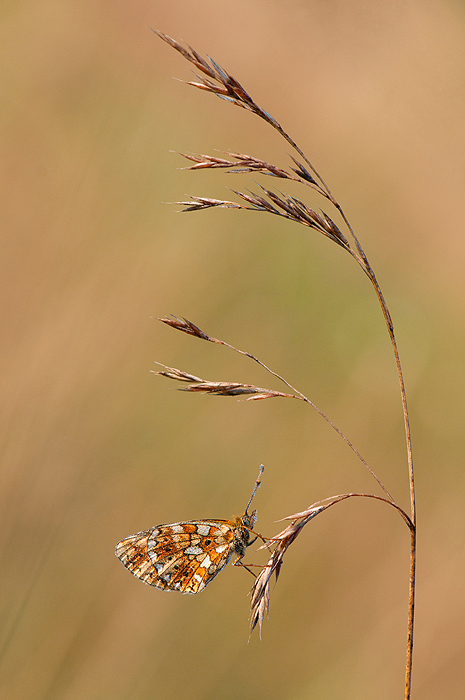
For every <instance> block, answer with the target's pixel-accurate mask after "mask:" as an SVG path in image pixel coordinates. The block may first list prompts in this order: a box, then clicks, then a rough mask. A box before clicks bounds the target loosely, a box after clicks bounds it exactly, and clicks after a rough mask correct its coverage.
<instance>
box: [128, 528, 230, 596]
mask: <svg viewBox="0 0 465 700" xmlns="http://www.w3.org/2000/svg"><path fill="white" fill-rule="evenodd" d="M235 526H236V523H235V522H232V521H228V520H192V521H187V522H180V523H170V524H166V525H158V526H157V527H154V528H151V529H150V530H143V531H142V532H137V533H136V534H135V535H131V536H130V537H127V538H126V539H124V540H122V541H121V542H119V544H118V545H117V546H116V556H117V557H118V559H119V560H120V561H121V562H122V563H123V564H124V566H125V567H126V568H127V569H129V571H131V573H133V574H134V576H137V577H138V578H140V579H141V580H142V581H144V582H145V583H147V584H149V585H150V586H156V587H157V588H160V589H161V590H165V591H166V590H167V591H181V592H182V593H190V594H195V593H200V592H201V591H202V590H203V589H204V588H205V586H206V585H207V584H208V583H210V581H211V580H212V579H213V578H214V577H215V576H216V575H217V574H219V572H220V571H221V570H222V569H223V568H224V567H225V566H226V564H227V563H228V562H229V560H230V559H231V557H232V555H233V554H234V551H235V546H234V545H235Z"/></svg>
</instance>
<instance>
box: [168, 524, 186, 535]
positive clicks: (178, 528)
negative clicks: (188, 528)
mask: <svg viewBox="0 0 465 700" xmlns="http://www.w3.org/2000/svg"><path fill="white" fill-rule="evenodd" d="M171 529H172V530H173V532H175V533H176V534H177V535H179V534H181V533H182V532H184V528H183V526H182V525H171Z"/></svg>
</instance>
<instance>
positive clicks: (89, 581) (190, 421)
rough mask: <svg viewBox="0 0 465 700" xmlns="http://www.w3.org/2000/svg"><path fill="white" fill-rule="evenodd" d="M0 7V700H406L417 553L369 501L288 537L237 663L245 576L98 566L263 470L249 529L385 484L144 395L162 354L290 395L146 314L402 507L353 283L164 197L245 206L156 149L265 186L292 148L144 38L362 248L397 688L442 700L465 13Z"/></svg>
mask: <svg viewBox="0 0 465 700" xmlns="http://www.w3.org/2000/svg"><path fill="white" fill-rule="evenodd" d="M0 13H1V26H0V35H1V39H0V46H1V49H0V51H1V55H2V61H1V69H0V70H1V72H2V81H1V82H2V91H1V92H2V98H1V100H2V110H1V114H0V120H1V130H0V143H1V146H0V148H1V159H0V172H1V180H2V186H1V191H2V205H1V213H0V217H1V219H2V220H3V223H2V225H1V238H2V255H1V268H2V273H1V279H0V284H1V307H2V332H1V336H0V342H1V353H2V361H1V364H2V372H1V376H2V378H1V385H2V398H1V411H2V421H1V424H2V467H1V473H0V499H1V510H0V518H1V526H0V547H1V562H2V574H1V576H0V609H1V620H2V623H1V636H0V643H1V653H0V695H1V696H2V697H4V698H8V700H58V699H59V700H106V699H107V698H108V699H110V698H111V700H152V699H154V700H157V699H158V698H165V699H166V700H178V699H179V698H182V697H188V698H192V699H193V700H213V699H215V700H216V699H217V698H221V700H232V699H233V698H239V697H240V698H254V699H255V700H261V699H262V698H267V699H269V700H278V698H279V700H284V699H285V700H303V699H305V698H310V697H312V698H314V697H318V698H320V699H321V700H323V699H324V698H331V699H332V698H339V697H340V698H345V700H350V699H351V698H354V700H355V699H357V700H362V699H363V698H374V697H376V698H377V700H384V699H386V700H387V699H391V698H400V697H403V673H404V670H403V669H404V655H405V637H406V614H407V586H408V539H409V538H408V532H407V530H406V528H405V526H404V525H403V523H402V520H401V518H399V517H398V516H397V515H396V514H395V512H394V511H393V510H392V509H390V508H387V507H384V506H383V505H382V504H379V503H377V502H374V501H367V502H360V501H356V500H355V499H353V501H347V502H344V503H343V504H342V505H340V506H338V507H337V508H333V509H331V510H330V511H329V512H328V513H327V514H325V515H324V516H321V517H320V518H317V519H316V520H315V521H313V523H312V524H311V525H309V526H308V527H307V528H306V530H305V531H304V532H303V533H302V535H301V537H300V538H299V540H298V541H297V542H296V543H295V545H294V546H293V547H292V549H291V550H290V551H289V553H288V556H287V560H286V562H285V567H284V569H283V571H282V574H281V578H280V581H279V583H278V585H277V587H276V588H275V590H274V591H273V597H272V601H271V611H270V620H269V621H267V622H265V626H264V630H263V635H262V640H261V641H260V640H259V637H258V635H257V634H254V636H253V637H252V639H251V640H250V642H249V643H247V639H248V628H247V616H248V597H247V595H248V591H249V589H250V580H249V578H250V577H249V576H248V574H247V573H246V572H245V571H242V570H240V569H233V568H232V567H228V568H227V569H226V570H225V571H224V572H223V573H222V574H221V576H220V577H219V578H218V579H216V580H215V582H214V583H213V584H212V585H211V586H209V587H208V588H207V590H206V591H205V592H204V593H203V594H202V595H200V596H195V597H192V596H181V595H177V594H167V593H161V592H159V591H157V590H155V589H152V588H149V587H147V586H144V585H143V584H142V583H140V582H139V581H137V580H136V579H135V578H133V577H131V576H130V574H129V573H128V572H127V571H125V570H124V569H123V567H122V566H121V565H120V564H119V562H118V561H117V560H116V559H115V557H114V555H113V550H114V546H115V544H116V542H118V540H120V539H121V538H123V537H125V536H127V535H129V534H131V533H133V532H136V531H138V530H141V529H144V528H148V527H151V526H153V525H156V524H158V523H161V522H172V521H176V520H186V519H191V518H202V517H207V518H213V517H218V518H229V517H231V516H232V515H233V514H234V513H240V512H242V511H243V509H244V507H245V504H246V502H247V499H248V497H249V494H250V491H251V488H252V485H253V482H254V480H255V478H256V474H257V469H258V465H259V464H260V463H262V462H263V463H264V464H265V466H266V471H265V474H264V478H263V484H262V488H261V490H260V491H259V493H258V495H257V497H256V503H255V507H256V508H257V509H258V511H259V522H258V527H259V529H260V530H261V531H262V532H263V533H264V534H266V535H272V534H273V533H275V532H277V530H278V529H279V528H280V526H279V525H278V524H276V523H275V522H274V521H276V520H277V519H279V518H281V517H284V516H286V515H288V514H289V513H292V512H295V511H296V510H301V509H303V508H304V507H306V506H308V505H309V504H310V503H312V502H313V501H315V500H318V499H320V498H324V497H326V496H330V495H332V494H336V493H342V492H345V491H357V490H363V491H373V492H375V493H378V491H377V487H376V484H375V483H374V482H373V480H372V479H370V476H369V474H368V473H367V472H366V471H364V469H363V467H362V466H361V465H360V463H359V462H358V461H357V460H356V459H355V458H354V456H353V455H352V454H351V453H350V451H349V450H348V449H347V448H346V447H345V445H344V444H343V443H342V442H341V441H340V440H339V439H338V438H337V436H336V435H335V434H334V433H333V432H332V431H331V430H330V429H329V428H328V427H327V425H326V424H324V423H323V422H322V421H321V419H319V418H318V416H317V415H316V414H315V413H313V412H312V411H311V410H310V409H308V408H306V407H305V406H304V405H303V404H300V402H292V401H288V402H286V401H284V400H282V401H281V400H275V401H264V402H257V403H254V402H249V403H244V402H238V401H236V400H235V399H222V398H216V397H209V396H196V395H190V394H188V395H186V394H182V393H179V392H177V391H175V390H174V389H175V386H174V384H173V385H172V386H171V385H170V383H169V382H168V381H167V380H164V379H162V378H159V377H156V376H155V375H154V374H150V370H151V369H155V368H156V366H155V365H154V364H153V363H154V361H159V362H163V363H166V364H168V365H171V366H174V367H178V368H181V369H183V370H186V371H188V372H191V373H193V374H196V375H199V376H202V377H205V378H207V379H211V380H217V381H220V380H231V381H242V382H250V383H255V384H258V385H259V386H271V387H273V388H276V389H280V388H281V387H280V385H279V384H277V383H276V382H275V381H272V378H271V377H270V376H269V375H267V374H266V373H265V372H264V371H263V370H261V369H260V368H259V367H257V366H255V365H253V364H252V363H250V361H247V360H246V359H245V358H242V357H239V356H238V355H235V354H234V353H231V352H229V351H227V350H225V349H224V348H219V347H216V346H212V345H207V344H206V343H201V342H200V341H197V340H195V339H192V338H189V337H188V336H185V335H182V334H180V333H176V332H175V331H172V330H171V329H169V328H167V327H165V326H163V325H162V324H160V323H158V322H157V321H155V320H154V318H155V317H157V316H163V315H165V314H169V313H174V314H177V315H183V316H186V317H187V318H189V319H191V320H193V321H194V322H195V323H197V324H198V325H199V326H200V327H201V328H203V329H204V330H206V331H207V332H209V333H211V334H212V335H214V336H216V337H219V338H223V339H224V340H227V341H229V342H231V343H233V344H235V345H236V346H238V347H240V348H243V349H247V350H249V351H250V352H253V353H255V354H256V355H258V356H259V357H260V358H261V359H262V360H263V361H264V362H266V363H267V364H268V365H269V366H271V367H272V368H274V369H275V370H276V371H278V372H280V373H282V374H284V375H285V376H286V377H287V378H288V380H289V381H291V382H292V383H294V384H296V385H298V386H299V387H300V388H301V390H302V391H304V392H305V393H307V394H308V395H309V396H310V397H311V398H312V400H313V401H315V402H316V403H317V404H318V405H319V406H320V407H321V408H322V409H323V410H324V411H325V412H326V413H328V414H329V416H330V417H331V418H332V419H333V420H334V421H335V422H336V423H337V424H338V425H339V427H340V428H341V429H342V430H343V431H344V432H345V433H346V434H347V435H348V436H349V437H350V439H351V440H352V441H353V442H354V443H355V444H356V446H357V447H358V449H359V450H360V451H361V452H362V453H363V454H364V456H365V458H366V459H367V460H368V461H369V463H370V464H371V465H372V466H373V468H374V469H375V470H376V471H377V473H378V474H379V476H380V478H381V479H382V480H383V481H384V482H385V483H386V485H387V486H388V488H389V489H390V490H391V492H392V493H393V494H394V495H395V496H396V498H397V499H398V500H399V502H400V503H401V504H402V505H403V506H404V507H408V491H407V471H406V465H405V446H404V442H403V428H402V414H401V407H400V401H399V393H398V387H397V379H396V373H395V368H394V362H393V359H392V356H391V353H390V347H389V342H388V338H387V334H386V331H385V328H384V327H383V321H382V318H381V314H380V312H379V309H378V308H377V304H376V300H375V298H374V295H373V293H372V291H371V289H370V287H369V284H368V282H367V280H366V278H365V276H364V275H363V274H362V273H361V271H360V269H358V268H357V266H356V265H355V264H354V263H353V262H352V261H351V259H350V258H349V257H348V256H347V255H344V254H343V252H342V251H341V250H340V249H338V248H337V247H336V246H334V245H333V244H331V243H330V242H329V241H328V240H327V239H324V238H323V237H318V236H317V235H316V234H315V233H312V232H311V231H309V230H308V229H305V228H303V227H298V226H297V225H295V224H291V223H286V222H283V221H281V220H278V219H274V218H273V217H271V216H267V215H264V214H254V213H242V212H235V211H214V210H211V211H207V212H200V213H193V214H180V213H175V210H176V207H174V206H170V205H167V204H164V202H173V201H176V200H179V199H185V196H186V194H189V193H191V194H197V195H205V196H211V197H218V198H226V199H228V198H231V196H232V195H231V193H230V191H229V190H228V189H227V187H236V188H247V187H253V184H252V183H251V182H250V178H249V177H248V176H246V175H241V176H240V175H235V176H233V175H226V174H225V173H222V172H220V171H216V172H202V173H189V172H185V171H182V170H180V169H179V168H180V167H182V166H183V165H184V162H183V161H182V159H181V158H180V157H179V156H178V155H176V152H185V151H192V152H201V153H202V152H203V153H213V152H214V149H219V150H224V149H231V150H236V151H241V152H245V153H252V154H254V155H256V156H259V157H262V158H264V159H266V160H268V161H271V162H274V163H276V164H278V165H284V164H286V163H287V162H288V159H287V158H288V157H287V152H288V150H289V149H288V147H287V145H286V144H284V143H283V142H281V141H280V140H279V138H278V136H277V135H276V134H275V133H274V132H273V131H272V130H271V129H270V128H269V127H267V125H266V124H264V123H261V122H259V121H258V120H257V119H256V118H254V117H253V116H252V115H250V114H247V113H246V112H245V111H243V110H239V109H236V108H234V107H231V106H230V105H228V104H227V103H224V102H222V101H221V100H218V99H216V98H214V97H213V96H211V95H207V94H204V93H201V92H200V91H195V90H193V89H192V88H189V87H187V86H184V85H182V84H181V83H179V82H176V81H174V80H173V76H175V77H178V78H181V79H187V80H189V79H191V78H192V72H191V69H190V66H189V65H188V64H187V63H186V62H184V61H183V59H182V58H181V57H180V56H179V55H178V54H177V53H176V52H174V51H173V50H172V49H171V48H170V47H168V46H167V45H165V44H164V43H163V42H161V41H160V40H159V39H158V38H157V37H156V36H155V35H154V34H153V33H152V32H151V31H150V27H156V28H159V29H161V30H162V31H164V32H166V33H168V34H170V35H172V36H174V37H175V38H177V39H183V40H185V41H186V42H188V43H189V44H190V45H192V46H193V47H195V48H196V49H197V50H198V51H199V52H201V53H202V54H204V55H205V54H208V55H210V56H212V57H214V58H215V59H216V60H217V61H218V62H220V64H222V65H224V67H226V68H227V69H228V70H229V71H230V72H231V73H232V74H233V75H234V76H236V77H237V78H238V79H239V80H240V81H241V82H242V83H243V84H244V86H245V87H246V89H248V91H249V92H250V93H251V94H252V95H253V96H254V98H255V100H256V101H257V102H258V103H259V104H260V105H263V106H264V108H265V109H267V110H268V111H269V112H271V113H272V114H273V115H274V116H275V117H276V118H277V119H278V120H279V121H280V122H281V123H282V124H283V125H284V127H285V128H286V129H287V130H288V131H289V132H290V133H291V134H292V136H293V137H294V138H295V140H296V141H297V142H298V143H299V144H300V145H301V146H302V148H303V149H304V150H305V151H306V153H307V155H309V156H310V158H311V159H312V160H313V162H314V163H315V165H316V166H317V168H318V169H319V170H320V172H321V173H322V175H323V176H324V178H325V179H326V181H327V182H328V183H329V185H330V187H331V189H332V190H333V192H334V193H335V194H336V196H337V197H338V199H339V201H341V202H342V204H343V206H344V208H345V211H346V213H347V215H348V216H349V218H350V220H351V222H352V225H353V226H354V228H355V230H356V232H357V235H358V236H359V238H360V239H361V241H362V242H363V245H364V247H365V250H366V252H367V254H368V256H369V259H370V261H371V263H372V265H373V267H374V269H375V271H376V273H377V275H378V279H379V280H380V283H381V285H382V287H383V290H384V292H385V296H386V298H387V300H388V303H389V306H390V309H391V313H392V315H393V317H394V320H395V327H396V331H397V335H398V342H399V347H400V351H401V355H402V358H403V365H404V371H405V379H406V384H407V389H408V396H409V403H410V409H411V423H412V430H413V439H414V450H415V459H416V466H417V485H418V494H417V495H418V501H419V516H418V517H419V526H420V539H419V565H418V604H417V625H416V646H415V667H414V683H413V689H414V697H417V698H422V700H432V699H433V698H434V699H436V698H438V697H444V698H445V697H447V698H448V699H449V700H453V699H458V698H462V697H463V687H464V683H465V678H464V671H463V658H464V654H465V624H464V622H465V617H464V612H465V610H464V607H465V596H464V583H463V582H464V580H465V563H464V556H463V550H464V541H465V509H464V505H463V500H464V476H463V474H464V470H463V452H464V436H463V434H464V430H463V422H464V408H465V406H464V403H465V399H464V396H465V391H464V389H465V386H464V385H465V372H464V340H465V332H464V322H463V319H464V311H465V309H464V288H465V276H464V254H465V242H464V226H463V221H464V188H465V168H464V162H465V130H464V123H465V92H464V88H465V5H464V4H463V3H462V2H458V1H457V0H456V1H453V0H450V1H446V0H411V1H410V2H400V1H399V0H397V1H394V2H390V3H386V2H380V1H379V0H376V1H375V2H373V1H372V0H360V1H358V2H352V1H351V2H343V1H342V0H336V1H335V2H319V1H318V0H309V1H307V2H305V1H303V0H300V1H299V0H288V1H287V2H285V3H284V2H276V1H275V0H234V2H232V1H229V2H228V1H224V2H213V1H212V0H198V1H197V2H195V3H192V2H187V1H186V0H173V1H172V2H169V3H168V2H160V1H158V2H157V1H156V0H136V1H135V2H123V1H121V0H117V1H115V0H113V1H112V2H110V1H109V0H80V1H78V0H68V1H67V2H62V1H61V0H45V1H44V2H41V3H37V2H30V1H29V2H26V1H24V0H15V1H14V2H13V1H11V0H10V1H8V0H7V1H5V2H3V3H2V6H1V9H0ZM265 184H273V183H270V181H269V180H266V181H265ZM282 189H286V191H289V188H284V187H282ZM310 194H311V193H310ZM301 196H305V197H307V200H306V201H308V202H309V203H314V204H318V202H317V201H314V200H313V199H312V197H311V196H309V195H308V193H307V194H305V192H302V193H301ZM257 557H258V555H257ZM257 557H255V556H254V554H253V552H251V553H250V555H248V561H257V560H258V559H257Z"/></svg>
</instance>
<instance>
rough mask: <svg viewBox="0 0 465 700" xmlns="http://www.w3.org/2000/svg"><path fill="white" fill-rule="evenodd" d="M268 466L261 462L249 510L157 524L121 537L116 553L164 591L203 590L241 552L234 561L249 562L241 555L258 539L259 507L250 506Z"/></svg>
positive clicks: (150, 582) (147, 580)
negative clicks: (253, 534)
mask: <svg viewBox="0 0 465 700" xmlns="http://www.w3.org/2000/svg"><path fill="white" fill-rule="evenodd" d="M263 470H264V467H263V466H261V467H260V471H259V474H258V478H257V480H256V482H255V486H254V489H253V492H252V495H251V497H250V500H249V502H248V504H247V508H246V509H245V512H244V514H243V515H241V516H236V517H234V518H233V519H232V520H186V521H184V522H179V523H169V524H164V525H157V526H156V527H152V528H150V529H149V530H142V531H141V532H136V534H135V535H131V536H130V537H126V539H124V540H121V542H119V543H118V544H117V545H116V550H115V554H116V556H117V557H118V559H119V560H120V561H121V562H122V564H124V566H125V567H126V568H127V569H129V571H130V572H131V573H132V574H134V576H137V578H140V579H141V580H142V581H144V583H147V584H148V585H149V586H155V587H156V588H160V589H161V590H162V591H181V593H190V594H192V595H193V594H195V593H200V592H201V591H203V589H204V588H205V586H206V585H207V584H209V583H210V581H212V580H213V579H214V578H215V576H217V575H218V574H219V573H220V571H222V569H224V567H225V566H226V564H228V562H229V561H230V560H231V559H232V558H233V556H235V555H236V556H237V558H236V559H235V561H234V562H233V565H234V566H245V565H244V564H242V563H241V559H242V558H243V556H244V554H245V551H246V549H247V547H249V546H250V545H251V544H252V543H253V542H255V540H256V539H257V538H256V537H255V538H254V539H253V540H251V539H250V536H251V532H252V531H253V528H254V526H255V523H256V521H257V511H256V510H254V511H252V513H248V510H249V507H250V504H251V503H252V499H253V497H254V496H255V493H256V491H257V489H258V488H259V486H260V479H261V475H262V473H263ZM245 568H247V567H245Z"/></svg>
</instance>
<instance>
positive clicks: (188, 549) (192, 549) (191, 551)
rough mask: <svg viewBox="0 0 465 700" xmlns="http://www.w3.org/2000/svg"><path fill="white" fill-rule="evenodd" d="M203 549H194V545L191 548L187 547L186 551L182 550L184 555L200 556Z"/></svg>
mask: <svg viewBox="0 0 465 700" xmlns="http://www.w3.org/2000/svg"><path fill="white" fill-rule="evenodd" d="M202 552H203V549H202V548H201V547H196V546H195V545H193V546H191V547H187V549H185V550H184V554H202Z"/></svg>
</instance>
